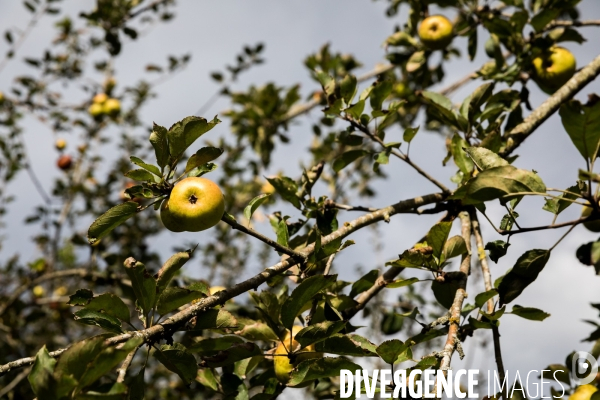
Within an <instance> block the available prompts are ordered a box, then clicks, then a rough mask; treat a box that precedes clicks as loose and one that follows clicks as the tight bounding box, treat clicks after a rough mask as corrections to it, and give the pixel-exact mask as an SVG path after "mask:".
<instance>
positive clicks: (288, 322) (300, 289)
mask: <svg viewBox="0 0 600 400" xmlns="http://www.w3.org/2000/svg"><path fill="white" fill-rule="evenodd" d="M336 280H337V275H328V276H324V275H315V276H311V277H309V278H307V279H305V280H304V281H303V282H302V283H301V284H300V285H298V286H297V287H296V288H295V289H294V290H293V291H292V293H291V294H290V297H288V298H287V299H286V300H285V302H284V303H283V305H282V307H281V323H282V324H283V326H284V327H285V328H288V329H290V330H291V329H292V326H293V325H294V320H295V319H296V317H297V316H298V314H299V313H300V311H301V310H302V307H303V306H304V305H305V304H306V303H307V302H308V301H309V300H311V299H312V298H313V296H314V295H316V294H317V293H319V292H320V291H321V290H323V289H325V288H326V287H328V286H330V285H331V284H333V283H334V282H335V281H336Z"/></svg>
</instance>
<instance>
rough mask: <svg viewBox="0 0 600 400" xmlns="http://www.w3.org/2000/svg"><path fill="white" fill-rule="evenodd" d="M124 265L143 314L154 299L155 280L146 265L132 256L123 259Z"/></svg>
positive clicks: (151, 305)
mask: <svg viewBox="0 0 600 400" xmlns="http://www.w3.org/2000/svg"><path fill="white" fill-rule="evenodd" d="M123 265H124V266H125V272H126V273H127V276H129V279H130V280H131V287H132V288H133V293H134V294H135V298H136V300H137V304H138V305H139V306H140V307H141V308H142V311H143V312H144V314H145V315H147V314H148V312H150V310H151V309H152V307H154V303H155V301H156V280H155V279H154V277H152V275H150V273H149V272H148V271H146V267H145V266H144V264H142V263H141V262H139V261H136V260H135V259H133V258H132V257H129V258H128V259H127V260H125V263H124V264H123Z"/></svg>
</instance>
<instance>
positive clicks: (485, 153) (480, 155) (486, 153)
mask: <svg viewBox="0 0 600 400" xmlns="http://www.w3.org/2000/svg"><path fill="white" fill-rule="evenodd" d="M464 150H465V152H466V153H467V155H468V156H469V157H471V160H473V162H474V163H475V165H477V168H479V170H481V171H485V170H486V169H490V168H494V167H503V166H505V165H508V161H506V160H505V159H503V158H502V157H500V156H499V155H498V154H496V153H494V152H493V151H491V150H488V149H486V148H485V147H467V148H466V149H464Z"/></svg>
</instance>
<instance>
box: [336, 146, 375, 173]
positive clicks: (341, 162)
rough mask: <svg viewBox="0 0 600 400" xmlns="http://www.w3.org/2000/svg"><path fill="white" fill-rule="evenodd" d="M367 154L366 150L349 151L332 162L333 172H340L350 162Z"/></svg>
mask: <svg viewBox="0 0 600 400" xmlns="http://www.w3.org/2000/svg"><path fill="white" fill-rule="evenodd" d="M367 154H369V152H368V151H366V150H350V151H347V152H345V153H344V154H342V155H341V156H339V157H337V158H336V159H335V160H333V170H334V171H335V172H340V171H341V170H343V169H344V168H346V167H347V166H348V165H350V164H351V163H352V162H354V161H356V160H358V159H359V158H361V157H364V156H366V155H367Z"/></svg>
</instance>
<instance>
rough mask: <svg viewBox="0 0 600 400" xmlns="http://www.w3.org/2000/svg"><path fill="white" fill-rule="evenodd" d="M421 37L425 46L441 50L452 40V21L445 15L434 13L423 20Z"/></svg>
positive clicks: (420, 29)
mask: <svg viewBox="0 0 600 400" xmlns="http://www.w3.org/2000/svg"><path fill="white" fill-rule="evenodd" d="M419 38H420V39H421V42H422V43H423V44H424V45H425V47H427V48H429V49H431V50H441V49H444V48H446V47H447V46H448V45H449V44H450V43H451V42H452V38H453V36H452V22H450V20H448V18H446V17H444V16H443V15H432V16H431V17H427V18H425V19H424V20H423V22H421V26H419Z"/></svg>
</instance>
